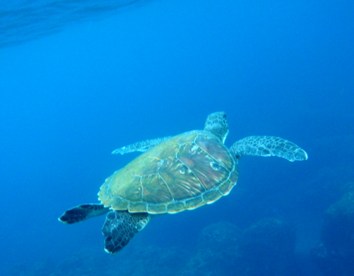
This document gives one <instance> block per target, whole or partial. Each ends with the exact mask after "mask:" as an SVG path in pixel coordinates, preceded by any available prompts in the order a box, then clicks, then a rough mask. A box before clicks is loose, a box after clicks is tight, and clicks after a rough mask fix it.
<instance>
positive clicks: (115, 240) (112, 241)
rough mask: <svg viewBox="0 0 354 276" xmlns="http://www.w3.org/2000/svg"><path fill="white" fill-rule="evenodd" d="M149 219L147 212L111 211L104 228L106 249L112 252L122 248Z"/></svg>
mask: <svg viewBox="0 0 354 276" xmlns="http://www.w3.org/2000/svg"><path fill="white" fill-rule="evenodd" d="M149 221H150V216H149V214H147V213H135V214H131V213H128V212H126V211H112V212H109V213H108V214H107V216H106V221H105V222H104V224H103V228H102V234H103V236H104V237H105V241H104V250H105V251H106V252H107V253H111V254H113V253H115V252H117V251H119V250H121V249H122V248H123V247H124V246H126V245H127V244H128V242H129V241H130V240H131V239H132V238H133V237H134V235H135V234H136V233H138V232H139V231H141V230H143V229H144V227H145V226H146V225H147V224H148V222H149Z"/></svg>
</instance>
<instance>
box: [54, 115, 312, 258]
mask: <svg viewBox="0 0 354 276" xmlns="http://www.w3.org/2000/svg"><path fill="white" fill-rule="evenodd" d="M228 132H229V129H228V123H227V119H226V114H225V113H224V112H215V113H212V114H210V115H209V116H208V117H207V119H206V122H205V126H204V129H203V130H193V131H189V132H185V133H182V134H179V135H177V136H173V137H165V138H158V139H153V140H146V141H142V142H138V143H135V144H131V145H128V146H125V147H121V148H118V149H116V150H114V151H113V154H126V153H129V152H144V153H143V154H141V155H140V156H139V157H137V158H136V159H134V160H133V161H131V162H130V163H129V164H128V165H126V166H125V167H123V168H122V169H120V170H118V171H116V172H114V173H113V174H112V175H111V176H110V177H108V178H107V179H106V180H105V182H104V183H103V185H102V186H101V188H100V191H99V193H98V199H99V201H100V203H97V204H82V205H79V206H76V207H74V208H72V209H69V210H67V211H65V212H64V213H63V214H62V215H61V216H60V217H59V220H60V221H61V222H63V223H68V224H71V223H76V222H80V221H83V220H85V219H87V218H91V217H95V216H99V215H103V214H106V213H107V215H106V220H105V222H104V225H103V228H102V233H103V235H104V237H105V251H106V252H107V253H115V252H117V251H119V250H120V249H122V248H123V247H124V246H125V245H127V243H128V242H129V241H130V240H131V239H132V238H133V236H134V235H135V234H136V233H137V232H139V231H141V230H142V229H144V227H145V226H146V225H147V224H148V222H149V221H150V219H151V217H154V216H156V215H160V214H166V213H169V214H172V213H178V212H182V211H185V210H193V209H196V208H198V207H201V206H203V205H205V204H210V203H213V202H215V201H217V200H218V199H219V198H221V197H222V196H225V195H227V194H229V193H230V191H231V189H232V188H233V187H234V186H235V184H236V182H237V179H238V167H237V164H238V161H239V159H240V158H241V157H242V156H244V155H254V156H277V157H281V158H284V159H287V160H289V161H302V160H306V159H307V153H306V152H305V151H304V150H303V149H301V148H300V147H299V146H297V145H296V144H294V143H292V142H290V141H287V140H285V139H283V138H280V137H275V136H249V137H246V138H243V139H241V140H239V141H237V142H235V143H234V144H233V145H232V146H231V148H227V147H226V146H225V145H224V142H225V139H226V137H227V134H228Z"/></svg>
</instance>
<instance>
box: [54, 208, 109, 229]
mask: <svg viewBox="0 0 354 276" xmlns="http://www.w3.org/2000/svg"><path fill="white" fill-rule="evenodd" d="M108 211H109V208H105V207H104V206H103V205H102V204H95V203H89V204H81V205H78V206H76V207H74V208H71V209H69V210H66V211H65V212H64V213H63V214H62V215H61V216H60V217H59V218H58V220H59V221H60V222H62V223H67V224H72V223H76V222H80V221H83V220H86V219H88V218H92V217H96V216H101V215H104V214H105V213H107V212H108Z"/></svg>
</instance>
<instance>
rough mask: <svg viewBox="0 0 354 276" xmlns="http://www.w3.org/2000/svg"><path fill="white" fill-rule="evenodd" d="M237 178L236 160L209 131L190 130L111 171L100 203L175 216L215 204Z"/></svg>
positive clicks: (122, 208) (135, 211) (111, 206)
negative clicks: (174, 214) (175, 214)
mask: <svg viewBox="0 0 354 276" xmlns="http://www.w3.org/2000/svg"><path fill="white" fill-rule="evenodd" d="M237 179H238V170H237V160H235V159H234V157H233V156H232V154H231V153H230V151H229V149H228V148H226V147H225V145H224V144H223V143H222V141H221V140H220V138H218V137H217V136H215V135H214V134H213V133H211V132H210V131H205V130H199V131H190V132H186V133H183V134H180V135H177V136H174V137H172V138H170V139H168V140H167V141H164V142H162V143H161V144H159V145H157V146H155V147H153V148H152V149H150V150H148V151H147V152H145V153H143V154H142V155H140V156H139V157H138V158H136V159H134V160H133V161H132V162H130V163H129V164H128V165H126V166H125V167H124V168H122V169H120V170H118V171H116V172H114V173H113V174H112V175H111V176H110V177H109V178H107V179H106V180H105V182H104V184H103V185H102V186H101V188H100V191H99V193H98V198H99V200H100V201H101V203H102V204H103V205H104V206H105V207H109V208H111V209H113V210H119V211H125V210H127V211H129V212H130V213H142V212H144V213H149V214H165V213H178V212H181V211H185V210H192V209H195V208H198V207H200V206H203V205H205V204H210V203H213V202H215V201H216V200H218V199H219V198H220V197H222V196H225V195H227V194H228V193H229V192H230V191H231V189H232V188H233V187H234V186H235V184H236V183H237Z"/></svg>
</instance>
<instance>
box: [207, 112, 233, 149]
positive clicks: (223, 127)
mask: <svg viewBox="0 0 354 276" xmlns="http://www.w3.org/2000/svg"><path fill="white" fill-rule="evenodd" d="M204 130H207V131H210V132H211V133H213V134H214V135H215V136H217V137H218V138H219V139H220V140H221V141H222V142H223V143H224V142H225V139H226V137H227V134H228V133H229V126H228V123H227V118H226V113H225V112H214V113H211V114H209V116H208V118H207V119H206V121H205V125H204Z"/></svg>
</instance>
